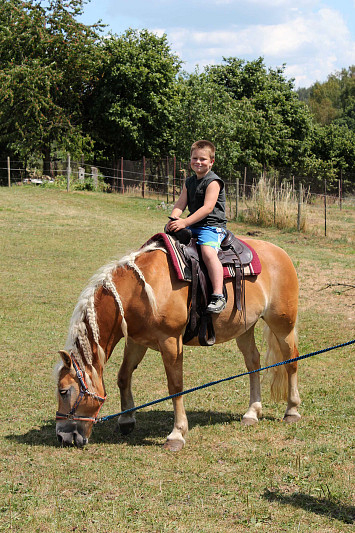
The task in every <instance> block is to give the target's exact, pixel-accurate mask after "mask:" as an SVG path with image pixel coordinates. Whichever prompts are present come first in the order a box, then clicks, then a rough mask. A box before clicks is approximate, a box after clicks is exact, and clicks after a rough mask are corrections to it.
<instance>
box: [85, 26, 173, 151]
mask: <svg viewBox="0 0 355 533" xmlns="http://www.w3.org/2000/svg"><path fill="white" fill-rule="evenodd" d="M102 53H103V61H102V63H101V64H100V65H99V68H98V70H97V83H96V84H95V89H94V91H93V92H92V94H91V95H89V97H88V98H87V100H86V113H87V119H88V123H87V127H88V128H89V130H90V132H91V135H92V137H93V138H94V139H95V141H96V147H97V148H101V149H103V150H104V152H105V153H106V154H107V155H114V156H116V157H117V156H119V155H121V156H124V157H125V158H127V159H138V158H140V157H142V156H143V155H147V156H150V157H152V156H155V155H160V154H163V153H167V152H168V151H169V148H170V146H171V144H172V139H173V135H174V127H175V125H174V123H173V113H172V109H173V108H174V105H175V100H176V98H177V90H176V75H177V73H178V71H179V68H180V61H179V59H178V58H177V56H175V55H173V54H172V53H171V50H170V47H169V45H168V42H167V38H166V35H163V36H162V37H158V36H157V35H155V34H153V33H150V32H148V31H147V30H142V31H136V30H131V29H130V30H127V31H126V32H125V34H123V35H122V36H120V37H119V36H116V35H110V36H109V37H108V38H107V39H105V40H104V41H103V44H102Z"/></svg>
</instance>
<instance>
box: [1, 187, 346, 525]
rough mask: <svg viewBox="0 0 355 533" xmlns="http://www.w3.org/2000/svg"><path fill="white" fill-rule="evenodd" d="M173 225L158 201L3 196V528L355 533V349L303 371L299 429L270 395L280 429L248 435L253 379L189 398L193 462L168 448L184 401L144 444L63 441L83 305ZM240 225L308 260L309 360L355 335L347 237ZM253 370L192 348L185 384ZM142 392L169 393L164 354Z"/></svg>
mask: <svg viewBox="0 0 355 533" xmlns="http://www.w3.org/2000/svg"><path fill="white" fill-rule="evenodd" d="M157 206H159V207H157ZM354 210H355V208H354V207H352V209H351V208H350V207H347V209H346V213H344V212H343V213H341V212H340V211H339V210H335V209H334V210H332V211H331V213H332V216H333V219H332V224H334V225H336V226H338V227H339V228H340V229H341V228H342V220H341V216H342V215H344V214H346V216H347V218H348V219H349V220H350V221H351V220H354V218H353V217H354ZM166 216H167V212H166V211H164V210H163V209H162V208H161V206H160V202H158V201H154V200H152V199H150V200H142V199H139V198H128V197H122V196H118V195H104V194H99V193H79V192H75V193H69V194H67V193H66V192H64V191H59V190H45V189H34V188H31V187H19V188H16V187H12V188H11V189H5V188H4V189H0V226H1V228H0V245H1V271H0V276H1V285H0V286H1V302H0V337H1V351H0V358H1V399H2V402H1V409H2V413H1V425H0V443H1V452H0V470H1V472H0V473H1V484H0V529H1V530H2V531H16V532H26V533H28V532H30V533H32V532H53V533H54V532H63V533H66V532H72V531H77V532H80V533H82V532H89V533H94V532H95V533H97V532H99V533H111V532H131V531H134V532H173V531H174V532H176V531H178V532H181V533H185V532H186V533H187V532H206V533H207V532H235V531H238V532H239V531H241V532H244V531H245V532H248V531H265V532H275V533H279V532H289V531H291V532H304V533H305V532H309V531H316V532H329V533H330V532H338V531H346V532H348V531H349V532H350V531H352V528H353V524H352V523H351V522H352V521H353V520H354V501H353V499H352V497H353V496H352V495H353V493H352V491H353V488H354V485H353V475H354V472H353V462H352V445H353V438H354V425H353V381H354V379H353V377H354V372H353V366H354V358H353V354H354V347H353V346H349V347H347V348H343V349H338V350H334V351H332V352H328V353H326V354H323V355H319V356H316V357H312V358H310V359H307V360H305V361H302V362H301V363H300V364H299V376H300V377H299V382H300V383H299V384H300V394H301V399H302V404H301V409H300V410H301V414H302V415H303V418H302V419H301V421H300V422H299V423H298V424H297V425H291V426H289V425H284V424H283V423H282V422H281V419H282V416H283V412H284V407H285V406H284V405H283V404H275V403H274V402H272V401H271V400H270V395H269V391H268V387H267V386H264V388H263V391H264V393H263V398H264V402H263V405H264V418H263V419H262V420H261V421H260V423H259V424H258V426H257V427H246V428H242V427H241V426H240V419H241V416H242V415H243V413H244V412H245V410H246V408H247V404H248V389H249V386H248V380H247V378H242V379H238V380H235V381H230V382H227V383H223V384H220V385H217V386H216V387H211V388H208V389H206V390H203V391H199V392H196V393H194V394H190V395H188V396H186V397H185V406H186V409H187V414H188V419H189V425H190V432H189V434H188V437H187V444H186V447H185V449H184V450H183V451H182V452H180V453H178V454H172V453H168V452H166V451H165V450H164V449H163V448H162V447H161V444H162V443H163V442H164V440H165V438H166V436H167V434H168V433H169V432H170V430H171V428H172V423H173V413H172V406H171V403H170V402H164V403H162V404H159V405H158V406H155V407H154V406H153V407H151V408H148V409H145V410H142V411H139V412H138V413H137V429H136V431H135V432H134V433H132V434H131V435H130V436H129V437H126V438H123V437H122V436H120V435H119V434H118V433H117V432H116V426H115V424H116V422H115V421H114V420H113V421H110V422H106V423H105V424H102V425H98V426H97V427H95V428H94V431H93V434H92V438H91V440H90V443H89V445H88V446H87V447H86V448H85V449H84V450H78V449H75V448H70V449H62V448H60V447H59V446H58V445H57V442H56V437H55V421H54V415H55V410H56V401H55V386H54V381H53V379H52V369H53V367H54V365H55V363H56V362H57V360H58V356H57V351H58V350H59V349H60V348H63V346H64V344H65V340H66V335H67V329H68V324H69V319H70V316H71V314H72V311H73V309H74V306H75V304H76V302H77V298H78V296H79V294H80V292H81V290H82V289H83V288H84V287H85V286H86V284H87V281H88V279H89V278H90V277H91V275H92V274H93V273H94V272H95V271H96V270H97V269H98V268H99V267H100V266H102V265H103V264H105V263H106V262H108V261H110V260H111V259H113V258H115V257H120V256H122V255H124V254H125V253H126V252H127V251H129V250H133V249H137V248H138V247H139V246H140V245H141V244H143V243H144V242H145V241H146V240H147V239H148V238H149V237H150V236H151V235H152V234H154V233H156V232H158V231H161V230H162V228H163V227H164V224H165V223H166ZM348 224H349V223H348ZM350 226H351V223H350ZM229 227H230V229H231V230H232V231H234V232H235V233H238V234H244V235H245V234H246V233H247V232H249V233H252V232H257V233H258V234H257V237H258V238H262V239H265V240H270V241H272V242H274V243H275V244H278V245H280V246H282V247H283V248H284V249H285V250H286V251H287V252H288V253H289V254H290V256H291V257H292V259H293V261H294V263H295V265H296V268H297V271H298V275H299V279H300V316H299V337H300V340H299V349H300V353H301V354H304V353H308V352H311V351H315V350H318V349H321V348H325V347H328V346H332V345H334V344H337V343H341V342H345V341H348V340H351V339H353V338H354V333H355V326H354V324H355V322H354V319H355V316H354V315H355V302H354V289H350V290H346V289H345V287H342V286H334V285H332V284H334V283H335V282H337V281H338V282H342V283H346V282H348V283H349V284H351V283H352V285H354V279H353V272H354V253H353V249H352V248H351V246H349V243H348V241H347V237H346V235H344V236H343V237H342V234H341V232H340V233H337V235H335V236H334V238H330V237H328V238H325V237H323V236H322V235H312V234H311V233H310V234H306V235H304V234H302V235H298V234H297V233H289V232H282V231H280V230H276V229H266V228H257V229H256V228H255V227H253V226H251V225H245V224H243V225H242V224H238V225H236V224H234V223H230V224H229ZM353 229H354V228H353ZM339 231H340V230H339ZM329 284H330V286H329V287H327V285H329ZM257 335H258V339H259V340H260V339H261V328H259V329H258V331H257ZM121 357H122V343H120V344H119V345H118V347H117V348H116V350H115V352H114V354H113V356H112V358H111V360H110V361H109V362H108V364H107V367H106V370H105V382H106V387H107V392H108V400H107V402H106V404H105V406H104V409H103V411H102V414H103V415H105V414H111V413H114V412H117V411H118V410H119V398H118V391H117V387H116V376H117V371H118V368H119V365H120V361H121ZM244 370H245V368H244V364H243V361H242V357H241V355H240V354H239V353H238V352H237V350H236V348H235V343H234V342H230V343H227V344H224V345H221V346H215V347H213V348H190V347H189V348H186V350H185V372H184V376H185V388H189V387H193V386H195V385H199V384H202V383H205V382H208V381H212V380H215V379H218V378H221V377H227V376H230V375H234V374H237V373H239V372H243V371H244ZM134 392H135V399H136V403H137V404H140V403H144V402H145V401H149V400H152V399H155V398H159V397H162V396H165V395H166V394H167V386H166V380H165V374H164V370H163V365H162V362H161V360H160V355H159V354H157V353H155V352H153V351H150V350H149V351H148V353H147V355H146V357H145V358H144V360H143V361H142V363H141V365H140V366H139V368H138V370H137V371H136V373H135V375H134Z"/></svg>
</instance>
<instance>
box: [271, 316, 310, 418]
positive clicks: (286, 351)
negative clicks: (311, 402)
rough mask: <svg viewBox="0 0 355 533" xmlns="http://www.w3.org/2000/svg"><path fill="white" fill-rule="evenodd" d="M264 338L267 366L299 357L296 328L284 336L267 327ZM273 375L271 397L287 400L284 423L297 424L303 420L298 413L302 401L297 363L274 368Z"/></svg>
mask: <svg viewBox="0 0 355 533" xmlns="http://www.w3.org/2000/svg"><path fill="white" fill-rule="evenodd" d="M264 336H265V337H266V339H267V343H268V352H267V356H266V364H267V365H272V364H275V363H278V362H281V361H287V360H288V359H295V358H296V357H298V349H297V339H296V329H295V328H293V329H292V330H291V331H290V332H288V333H287V334H284V333H280V332H278V331H277V329H276V328H274V331H271V329H270V328H269V326H268V325H266V326H265V331H264ZM271 373H272V379H271V397H272V398H273V399H275V400H277V401H278V400H282V399H286V400H287V407H286V412H285V415H284V421H285V422H287V423H291V422H297V421H298V420H299V419H300V418H301V415H300V414H299V412H298V407H299V405H300V403H301V400H300V396H299V393H298V386H297V361H296V362H294V363H288V364H286V365H282V366H278V367H276V368H272V369H271Z"/></svg>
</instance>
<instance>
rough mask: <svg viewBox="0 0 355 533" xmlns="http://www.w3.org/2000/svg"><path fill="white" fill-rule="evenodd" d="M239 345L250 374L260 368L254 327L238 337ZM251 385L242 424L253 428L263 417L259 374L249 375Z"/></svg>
mask: <svg viewBox="0 0 355 533" xmlns="http://www.w3.org/2000/svg"><path fill="white" fill-rule="evenodd" d="M237 345H238V348H239V349H240V351H241V352H242V354H243V356H244V361H245V365H246V367H247V369H248V372H251V371H252V370H257V369H258V368H260V353H259V351H258V349H257V347H256V344H255V338H254V326H253V327H251V328H250V329H249V330H248V331H246V332H245V333H244V334H243V335H241V336H240V337H238V339H237ZM249 384H250V400H249V408H248V410H247V412H246V413H245V415H244V416H243V418H242V422H241V423H242V424H243V425H244V426H252V425H254V424H256V423H257V422H258V420H259V418H260V417H261V416H262V407H261V390H260V374H259V372H255V373H253V374H250V375H249Z"/></svg>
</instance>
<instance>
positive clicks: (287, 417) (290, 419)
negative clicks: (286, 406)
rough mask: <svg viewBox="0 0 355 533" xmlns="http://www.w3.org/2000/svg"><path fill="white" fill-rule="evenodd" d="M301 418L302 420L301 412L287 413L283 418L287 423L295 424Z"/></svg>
mask: <svg viewBox="0 0 355 533" xmlns="http://www.w3.org/2000/svg"><path fill="white" fill-rule="evenodd" d="M299 420H301V415H299V414H297V415H285V416H284V418H283V422H285V424H294V423H295V422H298V421H299Z"/></svg>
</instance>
